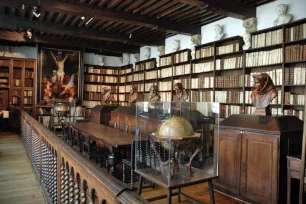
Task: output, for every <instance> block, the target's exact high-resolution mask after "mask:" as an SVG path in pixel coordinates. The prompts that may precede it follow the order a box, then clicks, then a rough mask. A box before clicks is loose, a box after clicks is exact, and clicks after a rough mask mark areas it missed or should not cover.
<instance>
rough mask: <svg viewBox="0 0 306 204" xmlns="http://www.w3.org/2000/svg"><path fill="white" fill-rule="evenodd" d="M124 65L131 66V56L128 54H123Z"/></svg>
mask: <svg viewBox="0 0 306 204" xmlns="http://www.w3.org/2000/svg"><path fill="white" fill-rule="evenodd" d="M122 64H123V65H128V64H130V54H128V53H123V54H122Z"/></svg>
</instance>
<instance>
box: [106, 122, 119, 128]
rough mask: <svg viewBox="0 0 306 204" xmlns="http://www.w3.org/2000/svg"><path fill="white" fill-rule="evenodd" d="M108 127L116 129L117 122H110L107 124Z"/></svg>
mask: <svg viewBox="0 0 306 204" xmlns="http://www.w3.org/2000/svg"><path fill="white" fill-rule="evenodd" d="M108 126H109V127H112V128H117V122H116V121H112V120H111V121H109V122H108Z"/></svg>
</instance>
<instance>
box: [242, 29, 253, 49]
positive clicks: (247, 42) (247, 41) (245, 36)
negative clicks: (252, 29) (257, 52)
mask: <svg viewBox="0 0 306 204" xmlns="http://www.w3.org/2000/svg"><path fill="white" fill-rule="evenodd" d="M251 40H252V37H251V34H250V33H248V32H246V33H244V34H243V41H244V45H243V46H242V49H243V50H248V49H250V48H251V46H252V42H251Z"/></svg>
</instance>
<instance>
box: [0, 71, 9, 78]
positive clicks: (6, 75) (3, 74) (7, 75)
mask: <svg viewBox="0 0 306 204" xmlns="http://www.w3.org/2000/svg"><path fill="white" fill-rule="evenodd" d="M0 77H9V73H8V72H0Z"/></svg>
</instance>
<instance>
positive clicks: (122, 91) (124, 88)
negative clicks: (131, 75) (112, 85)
mask: <svg viewBox="0 0 306 204" xmlns="http://www.w3.org/2000/svg"><path fill="white" fill-rule="evenodd" d="M118 91H119V93H126V92H129V91H130V90H129V89H126V87H125V86H118Z"/></svg>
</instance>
